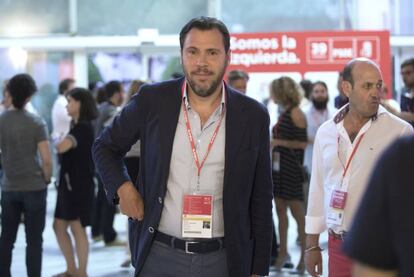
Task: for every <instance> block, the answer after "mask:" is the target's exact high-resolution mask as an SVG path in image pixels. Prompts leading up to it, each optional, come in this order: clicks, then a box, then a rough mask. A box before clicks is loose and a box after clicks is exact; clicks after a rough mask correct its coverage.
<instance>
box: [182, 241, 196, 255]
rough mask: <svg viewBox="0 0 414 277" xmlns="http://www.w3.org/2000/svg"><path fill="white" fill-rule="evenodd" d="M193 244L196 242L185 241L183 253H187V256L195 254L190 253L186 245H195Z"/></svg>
mask: <svg viewBox="0 0 414 277" xmlns="http://www.w3.org/2000/svg"><path fill="white" fill-rule="evenodd" d="M195 243H197V242H196V241H186V242H185V253H187V254H196V253H195V252H191V251H189V250H188V245H190V244H195Z"/></svg>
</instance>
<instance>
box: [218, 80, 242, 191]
mask: <svg viewBox="0 0 414 277" xmlns="http://www.w3.org/2000/svg"><path fill="white" fill-rule="evenodd" d="M226 93H227V106H226V107H227V111H226V139H225V141H226V143H225V159H224V185H223V187H224V191H223V195H228V193H226V192H231V190H229V189H230V187H231V183H230V182H229V178H230V173H231V167H232V164H234V162H235V161H236V159H237V158H236V157H237V153H238V151H239V149H240V146H241V141H242V137H243V134H244V132H245V128H246V123H247V122H246V121H247V120H246V116H247V115H246V113H245V112H243V108H244V107H243V102H242V101H240V100H239V99H238V95H237V93H239V92H235V91H233V90H232V89H230V88H229V87H228V86H227V87H226Z"/></svg>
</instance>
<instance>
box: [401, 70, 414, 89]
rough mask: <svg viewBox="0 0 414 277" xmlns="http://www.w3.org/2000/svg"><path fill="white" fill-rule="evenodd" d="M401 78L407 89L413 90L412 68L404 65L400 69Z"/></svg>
mask: <svg viewBox="0 0 414 277" xmlns="http://www.w3.org/2000/svg"><path fill="white" fill-rule="evenodd" d="M401 77H402V79H403V82H404V85H405V86H406V87H407V88H414V66H412V65H406V66H404V67H403V68H401Z"/></svg>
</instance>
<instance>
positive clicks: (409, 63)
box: [401, 58, 414, 68]
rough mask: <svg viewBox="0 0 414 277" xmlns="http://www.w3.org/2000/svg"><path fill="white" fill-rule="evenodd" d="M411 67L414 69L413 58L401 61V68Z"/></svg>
mask: <svg viewBox="0 0 414 277" xmlns="http://www.w3.org/2000/svg"><path fill="white" fill-rule="evenodd" d="M409 65H411V66H412V67H413V68H414V58H409V59H406V60H405V61H403V63H402V64H401V68H403V67H406V66H409Z"/></svg>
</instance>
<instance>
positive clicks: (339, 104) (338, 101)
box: [334, 71, 349, 110]
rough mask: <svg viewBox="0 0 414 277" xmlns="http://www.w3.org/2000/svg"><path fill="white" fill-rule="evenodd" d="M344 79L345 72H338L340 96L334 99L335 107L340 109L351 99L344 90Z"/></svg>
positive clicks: (337, 85) (337, 84)
mask: <svg viewBox="0 0 414 277" xmlns="http://www.w3.org/2000/svg"><path fill="white" fill-rule="evenodd" d="M342 81H343V73H342V71H341V72H339V74H338V82H337V83H336V88H337V89H338V96H336V97H335V99H334V102H335V103H334V104H335V108H337V109H338V110H339V109H340V108H342V107H343V106H344V105H346V104H347V103H348V101H349V99H348V97H347V96H346V95H345V93H344V90H343V88H342Z"/></svg>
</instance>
